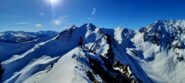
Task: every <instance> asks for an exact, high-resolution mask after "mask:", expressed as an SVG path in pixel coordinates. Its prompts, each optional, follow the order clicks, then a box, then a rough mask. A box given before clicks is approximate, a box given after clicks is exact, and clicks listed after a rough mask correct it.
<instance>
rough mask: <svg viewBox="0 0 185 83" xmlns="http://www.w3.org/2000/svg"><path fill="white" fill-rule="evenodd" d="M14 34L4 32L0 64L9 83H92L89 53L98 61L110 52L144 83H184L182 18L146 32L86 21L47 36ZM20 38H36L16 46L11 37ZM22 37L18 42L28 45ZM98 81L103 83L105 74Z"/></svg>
mask: <svg viewBox="0 0 185 83" xmlns="http://www.w3.org/2000/svg"><path fill="white" fill-rule="evenodd" d="M10 33H11V35H10V34H9V32H8V33H0V38H1V41H0V60H1V61H2V66H3V68H4V69H5V72H4V74H3V79H2V80H3V82H4V83H92V81H91V80H89V78H88V77H87V75H86V72H87V71H92V69H91V68H90V67H89V65H88V63H87V61H86V60H87V55H89V54H90V55H92V56H91V57H96V58H97V59H98V58H99V56H105V54H107V53H108V49H109V48H112V50H113V52H114V54H115V58H114V59H113V60H115V61H120V62H121V63H122V64H128V65H129V66H130V67H131V69H130V70H131V71H132V72H133V73H134V74H135V76H137V77H138V78H139V79H141V80H142V82H144V83H152V82H154V83H184V81H185V72H184V69H185V64H184V63H185V61H184V60H182V61H178V60H177V57H179V56H181V57H185V55H184V54H185V50H184V47H183V45H184V44H185V36H184V35H185V21H183V20H159V21H156V22H154V23H153V24H151V25H149V26H147V27H146V31H144V32H134V31H133V30H129V29H125V28H116V29H105V28H97V27H96V26H94V25H93V24H91V23H87V24H84V25H82V26H81V27H76V26H72V27H70V28H68V29H66V30H64V31H62V32H61V33H59V34H58V35H55V36H51V35H50V36H46V37H44V38H42V37H41V38H40V37H39V38H38V36H37V35H34V36H33V35H31V36H29V35H25V34H26V33H24V34H23V33H22V32H21V33H22V34H21V33H20V32H19V33H14V32H10ZM106 33H109V34H110V36H111V37H112V38H113V40H114V41H112V44H111V45H109V44H108V42H107V40H106V37H105V34H106ZM6 34H8V36H7V35H6ZM37 34H39V33H37ZM41 34H42V33H41ZM44 34H47V33H44ZM12 35H13V36H12ZM7 37H10V38H7ZM16 37H20V38H23V39H25V38H27V37H29V38H34V39H35V38H36V39H37V40H36V41H30V42H14V41H13V42H12V40H11V38H16ZM80 37H82V38H83V40H84V46H85V47H86V48H88V49H90V50H92V51H93V52H94V53H95V54H92V53H87V52H85V49H81V48H79V46H78V43H79V38H80ZM154 37H157V38H158V39H157V40H156V41H157V42H159V45H157V44H156V43H155V42H153V41H154V40H153V38H154ZM20 38H18V39H17V38H16V39H17V40H19V41H23V39H21V40H20ZM171 39H172V40H171ZM7 40H11V42H7ZM29 40H30V39H29ZM29 40H26V41H29ZM31 40H32V39H31ZM24 41H25V40H24ZM175 46H176V47H175ZM52 65H53V67H52ZM115 69H117V68H115ZM117 70H119V69H117ZM95 78H96V80H98V81H99V82H102V79H101V77H100V76H98V75H97V76H95Z"/></svg>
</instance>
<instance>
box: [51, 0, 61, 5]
mask: <svg viewBox="0 0 185 83" xmlns="http://www.w3.org/2000/svg"><path fill="white" fill-rule="evenodd" d="M48 2H49V3H51V4H53V5H54V4H57V3H59V0H48Z"/></svg>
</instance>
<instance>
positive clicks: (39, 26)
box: [35, 23, 43, 28]
mask: <svg viewBox="0 0 185 83" xmlns="http://www.w3.org/2000/svg"><path fill="white" fill-rule="evenodd" d="M35 26H36V27H38V28H41V27H43V25H42V24H39V23H38V24H35Z"/></svg>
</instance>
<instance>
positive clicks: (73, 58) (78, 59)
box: [24, 48, 101, 83]
mask: <svg viewBox="0 0 185 83" xmlns="http://www.w3.org/2000/svg"><path fill="white" fill-rule="evenodd" d="M87 71H91V69H90V68H89V65H88V61H87V59H86V55H85V53H84V52H83V51H82V49H81V48H75V49H73V50H72V51H70V52H68V53H67V54H65V55H64V56H63V57H62V58H61V59H59V61H58V62H57V63H56V64H54V66H53V68H52V69H51V70H46V71H45V72H39V73H38V74H35V75H33V76H32V77H30V78H29V79H28V80H26V81H25V82H24V83H34V82H36V83H52V82H55V83H61V82H62V83H89V82H91V80H89V78H88V77H87V75H86V72H87ZM96 78H99V77H98V76H96ZM99 81H100V82H101V79H100V78H99Z"/></svg>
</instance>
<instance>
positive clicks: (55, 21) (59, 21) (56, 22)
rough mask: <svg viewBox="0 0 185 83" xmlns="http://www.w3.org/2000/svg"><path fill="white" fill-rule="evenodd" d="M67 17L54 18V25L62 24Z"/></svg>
mask: <svg viewBox="0 0 185 83" xmlns="http://www.w3.org/2000/svg"><path fill="white" fill-rule="evenodd" d="M65 18H66V16H61V17H59V18H58V19H55V20H53V21H52V25H54V26H60V25H62V23H63V22H64V20H65Z"/></svg>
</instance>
